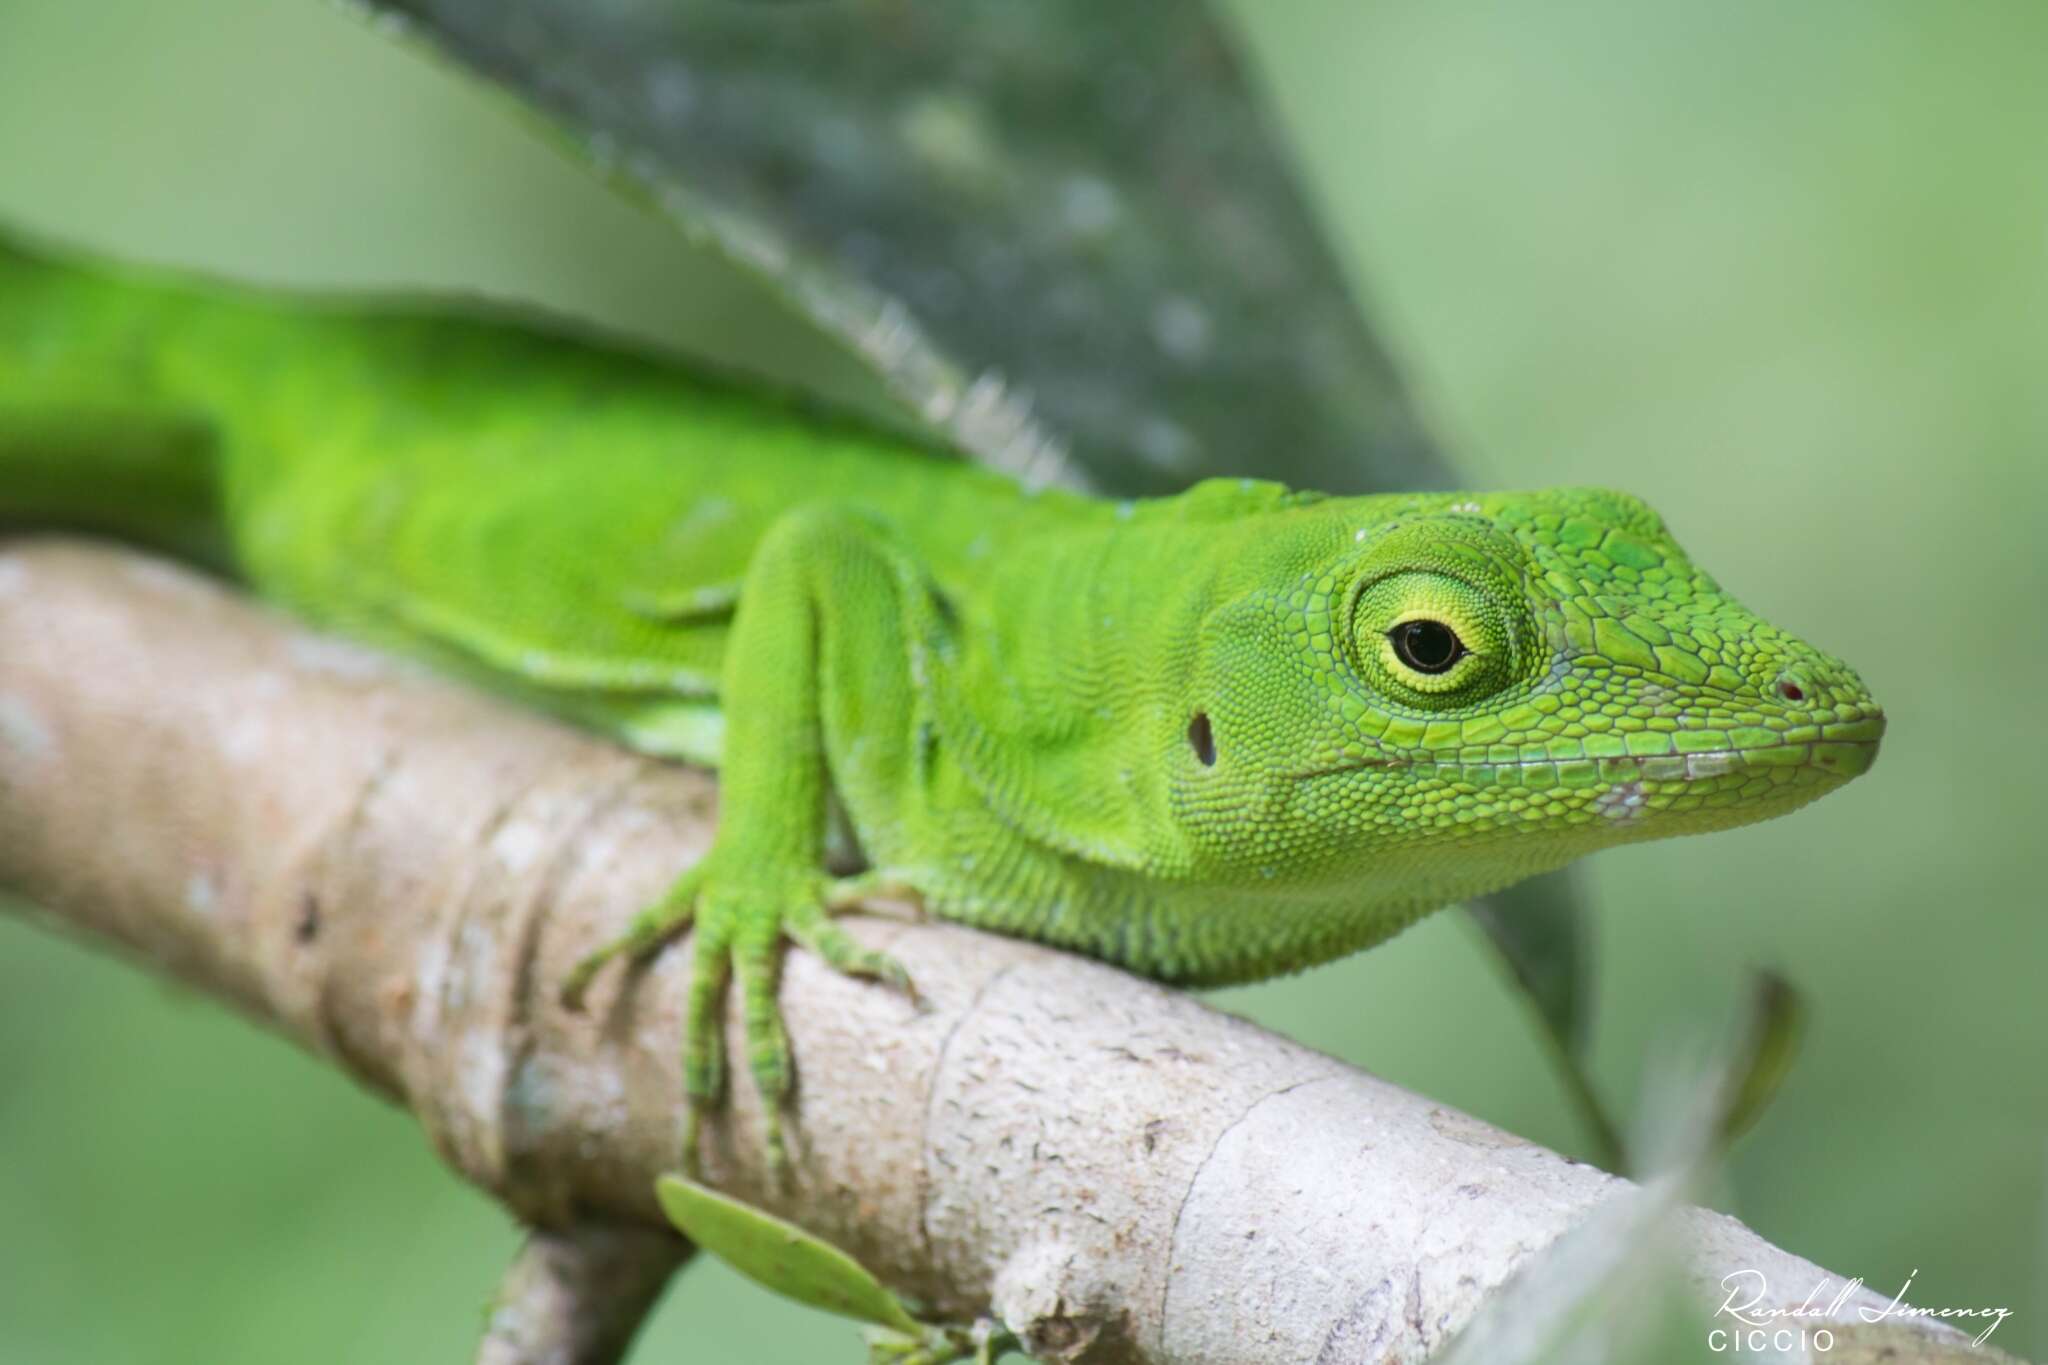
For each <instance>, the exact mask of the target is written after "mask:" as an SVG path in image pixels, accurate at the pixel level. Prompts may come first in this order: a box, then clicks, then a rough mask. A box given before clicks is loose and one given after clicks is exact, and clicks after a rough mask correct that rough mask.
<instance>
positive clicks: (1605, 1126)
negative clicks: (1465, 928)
mask: <svg viewBox="0 0 2048 1365" xmlns="http://www.w3.org/2000/svg"><path fill="white" fill-rule="evenodd" d="M1468 908H1469V909H1470V911H1471V913H1472V918H1473V919H1475V920H1477V921H1478V922H1479V927H1480V928H1481V929H1483V930H1485V931H1486V937H1487V940H1488V941H1489V942H1490V943H1492V945H1493V947H1494V950H1495V951H1496V952H1498V953H1499V954H1500V957H1501V960H1502V962H1503V963H1504V964H1505V965H1506V967H1507V969H1508V973H1509V975H1510V976H1512V977H1513V978H1514V981H1515V984H1516V985H1518V986H1520V987H1521V988H1522V992H1523V994H1524V996H1525V997H1527V999H1528V1001H1529V1003H1530V1005H1531V1006H1532V1007H1533V1008H1534V1010H1535V1012H1536V1019H1537V1023H1538V1026H1539V1028H1540V1030H1541V1032H1542V1035H1543V1039H1544V1041H1545V1043H1547V1044H1548V1045H1549V1050H1550V1055H1551V1059H1552V1060H1553V1061H1554V1062H1555V1063H1556V1065H1557V1069H1558V1076H1559V1079H1561V1080H1562V1081H1563V1082H1564V1084H1565V1089H1566V1090H1567V1091H1568V1092H1569V1093H1570V1095H1571V1097H1572V1103H1573V1105H1574V1107H1576V1108H1577V1109H1578V1111H1579V1114H1580V1117H1581V1118H1582V1119H1583V1120H1584V1121H1585V1124H1586V1128H1587V1130H1588V1132H1589V1133H1590V1135H1591V1137H1592V1139H1593V1146H1594V1156H1595V1158H1596V1159H1597V1160H1598V1161H1599V1163H1600V1164H1601V1165H1602V1166H1604V1167H1606V1168H1607V1169H1608V1170H1619V1169H1621V1166H1622V1160H1623V1153H1622V1146H1621V1137H1620V1130H1619V1129H1618V1128H1617V1127H1616V1125H1615V1122H1614V1119H1613V1117H1612V1116H1611V1115H1610V1114H1609V1113H1608V1112H1607V1109H1606V1106H1605V1105H1603V1104H1602V1103H1601V1101H1600V1097H1599V1095H1598V1094H1597V1093H1596V1092H1595V1091H1594V1089H1593V1081H1592V1077H1591V1076H1590V1075H1588V1074H1587V1071H1586V1056H1585V1047H1586V1033H1587V1025H1588V1016H1589V1014H1590V1009H1589V1007H1588V1005H1587V1003H1586V1000H1585V998H1584V994H1585V992H1584V983H1585V982H1586V981H1587V980H1588V979H1589V973H1590V968H1591V964H1590V961H1589V959H1590V958H1591V956H1592V950H1591V946H1590V944H1589V942H1588V938H1589V935H1588V931H1587V928H1586V924H1585V918H1584V902H1583V900H1582V898H1581V897H1580V895H1579V893H1578V889H1577V887H1576V886H1575V885H1574V884H1573V879H1572V877H1571V875H1570V874H1569V873H1568V872H1552V873H1549V874H1547V875H1545V876H1541V877H1535V878H1532V879H1531V880H1529V881H1526V882H1522V883H1521V884H1519V885H1517V886H1511V887H1509V888H1508V889H1507V890H1505V891H1500V892H1496V893H1495V894H1493V895H1491V896H1487V897H1484V898H1482V899H1480V900H1477V901H1474V902H1473V903H1472V904H1471V906H1470V907H1468Z"/></svg>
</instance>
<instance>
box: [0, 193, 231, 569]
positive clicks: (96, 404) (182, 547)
mask: <svg viewBox="0 0 2048 1365" xmlns="http://www.w3.org/2000/svg"><path fill="white" fill-rule="evenodd" d="M167 301H168V299H167V296H165V295H164V294H163V293H162V291H158V290H153V289H151V288H150V287H149V286H147V285H134V284H129V283H127V282H125V281H123V280H121V279H119V278H118V277H113V276H107V275H102V274H99V273H98V272H96V271H93V270H91V269H88V268H82V267H77V266H72V265H67V264H64V263H62V262H61V261H59V260H57V259H55V258H53V257H49V256H45V255H43V254H42V253H40V252H38V251H35V250H33V249H30V248H26V247H24V246H21V245H19V244H17V243H15V242H13V241H10V240H9V239H8V237H7V236H6V235H5V234H4V233H0V527H4V528H8V529H14V528H33V529H38V530H66V531H83V532H87V533H91V534H97V535H107V536H112V537H115V538H117V539H121V540H125V541H129V542H132V543H135V544H139V545H143V546H146V547H148V548H152V549H157V550H163V551H166V552H169V553H171V554H174V555H177V556H178V557H180V558H183V559H187V560H190V561H193V562H196V563H199V564H203V565H206V566H208V567H211V568H215V569H220V570H226V569H228V567H229V565H230V557H229V553H228V538H227V533H226V526H225V522H224V518H223V509H222V495H221V477H220V474H221V462H220V458H219V450H218V445H219V443H218V441H217V439H216V436H215V433H214V431H213V430H212V427H211V424H210V423H208V422H207V421H206V420H205V419H204V418H203V417H202V416H200V415H198V414H195V413H193V412H191V411H189V410H184V409H181V408H180V406H178V405H177V404H174V403H170V402H166V401H164V400H163V398H162V397H161V396H160V385H159V384H158V383H156V382H155V380H154V375H155V373H156V372H157V371H158V370H159V369H160V367H161V361H162V355H163V352H164V349H165V348H164V346H163V345H162V343H163V342H164V341H165V340H166V339H167V338H166V328H165V324H166V323H168V322H173V321H174V319H172V318H171V317H169V316H167V310H166V307H165V304H166V303H167Z"/></svg>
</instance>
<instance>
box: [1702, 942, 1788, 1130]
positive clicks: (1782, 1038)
mask: <svg viewBox="0 0 2048 1365" xmlns="http://www.w3.org/2000/svg"><path fill="white" fill-rule="evenodd" d="M1805 1036H1806V1001H1805V998H1804V997H1802V996H1801V995H1800V994H1799V991H1798V988H1797V987H1795V986H1794V985H1793V984H1792V983H1791V982H1790V981H1787V980H1786V979H1785V978H1784V977H1782V976H1779V975H1778V974H1777V973H1776V972H1771V971H1760V972H1758V973H1757V974H1756V981H1755V984H1754V986H1753V988H1752V989H1751V991H1750V999H1749V1007H1748V1018H1747V1024H1746V1026H1745V1028H1744V1030H1743V1041H1742V1043H1741V1044H1740V1047H1739V1050H1738V1051H1736V1052H1735V1054H1734V1055H1733V1056H1732V1057H1730V1058H1729V1063H1728V1082H1727V1089H1726V1091H1725V1092H1724V1096H1723V1099H1722V1109H1721V1114H1720V1118H1719V1121H1718V1123H1717V1124H1716V1135H1717V1137H1718V1139H1719V1141H1720V1143H1721V1145H1722V1146H1723V1147H1730V1146H1733V1145H1734V1144H1735V1141H1736V1139H1737V1138H1740V1137H1741V1136H1742V1135H1743V1134H1744V1133H1746V1132H1748V1131H1749V1130H1750V1129H1751V1128H1752V1127H1754V1126H1755V1124H1756V1121H1757V1120H1758V1119H1760V1118H1762V1117H1763V1114H1764V1110H1766V1109H1768V1108H1769V1107H1770V1104H1771V1101H1772V1100H1773V1099H1775V1098H1777V1094H1778V1091H1779V1089H1780V1088H1781V1087H1782V1086H1783V1085H1784V1083H1785V1077H1786V1076H1787V1075H1789V1074H1790V1073H1791V1071H1792V1063H1793V1062H1794V1061H1796V1060H1797V1059H1798V1057H1799V1044H1800V1041H1801V1040H1802V1039H1803V1038H1804V1037H1805Z"/></svg>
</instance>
